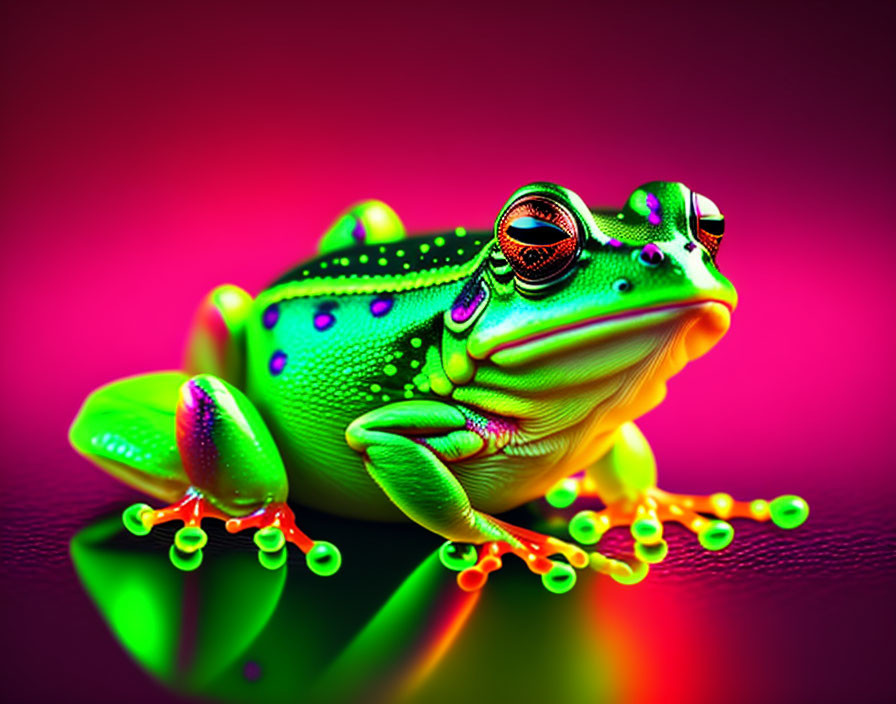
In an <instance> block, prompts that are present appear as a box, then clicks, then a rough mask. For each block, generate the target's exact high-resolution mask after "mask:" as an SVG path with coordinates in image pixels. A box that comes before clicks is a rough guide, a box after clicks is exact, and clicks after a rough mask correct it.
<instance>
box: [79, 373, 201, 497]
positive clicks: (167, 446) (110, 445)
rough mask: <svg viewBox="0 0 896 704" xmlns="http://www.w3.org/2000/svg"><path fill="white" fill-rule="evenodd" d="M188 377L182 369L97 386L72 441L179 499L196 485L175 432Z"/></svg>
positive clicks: (153, 491)
mask: <svg viewBox="0 0 896 704" xmlns="http://www.w3.org/2000/svg"><path fill="white" fill-rule="evenodd" d="M186 380H187V375H186V374H184V373H182V372H159V373H155V374H144V375H142V376H135V377H129V378H127V379H120V380H118V381H114V382H112V383H111V384H107V385H106V386H103V387H101V388H99V389H97V390H96V391H94V392H93V393H92V394H90V396H88V397H87V400H86V401H84V405H83V406H81V410H80V411H79V412H78V415H77V417H76V418H75V421H74V423H72V427H71V429H70V430H69V439H70V441H71V443H72V445H73V446H74V448H75V449H76V450H77V451H78V452H80V453H81V454H82V455H84V456H85V457H87V458H88V459H89V460H90V461H92V462H93V463H95V464H96V465H98V466H99V467H101V468H102V469H104V470H105V471H107V472H108V473H109V474H111V475H113V476H114V477H116V478H118V479H120V480H121V481H123V482H125V483H126V484H129V485H131V486H133V487H135V488H137V489H140V490H141V491H144V492H146V493H147V494H150V495H152V496H155V497H157V498H159V499H162V500H165V501H174V500H175V499H177V498H178V497H180V496H181V495H182V494H183V493H184V491H185V490H186V488H187V486H189V483H190V482H189V479H188V478H187V475H186V473H185V472H184V469H183V466H182V464H181V460H180V454H179V453H178V450H177V443H176V441H175V432H174V427H175V417H174V416H175V408H176V407H177V400H178V391H179V389H180V387H181V385H182V384H183V383H184V382H185V381H186Z"/></svg>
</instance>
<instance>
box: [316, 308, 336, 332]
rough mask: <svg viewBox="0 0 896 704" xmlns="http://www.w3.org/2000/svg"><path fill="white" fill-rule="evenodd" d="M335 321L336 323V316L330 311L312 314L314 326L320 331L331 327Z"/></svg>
mask: <svg viewBox="0 0 896 704" xmlns="http://www.w3.org/2000/svg"><path fill="white" fill-rule="evenodd" d="M335 323H336V318H335V317H334V316H333V314H332V313H329V312H327V311H321V312H319V313H315V314H314V327H315V328H316V329H317V330H320V331H321V332H323V331H324V330H328V329H329V328H331V327H333V325H334V324H335Z"/></svg>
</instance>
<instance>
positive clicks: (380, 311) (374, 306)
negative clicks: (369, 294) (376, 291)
mask: <svg viewBox="0 0 896 704" xmlns="http://www.w3.org/2000/svg"><path fill="white" fill-rule="evenodd" d="M392 303H393V301H392V299H391V298H374V299H373V301H371V302H370V313H371V314H372V315H373V317H374V318H382V317H383V316H384V315H386V313H388V312H389V311H390V310H392Z"/></svg>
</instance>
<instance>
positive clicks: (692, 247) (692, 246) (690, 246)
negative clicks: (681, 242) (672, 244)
mask: <svg viewBox="0 0 896 704" xmlns="http://www.w3.org/2000/svg"><path fill="white" fill-rule="evenodd" d="M684 248H685V249H686V250H688V251H689V252H693V251H694V250H695V249H697V245H695V244H694V243H693V242H688V243H687V244H686V245H685V246H684Z"/></svg>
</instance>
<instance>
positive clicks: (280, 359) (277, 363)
mask: <svg viewBox="0 0 896 704" xmlns="http://www.w3.org/2000/svg"><path fill="white" fill-rule="evenodd" d="M285 366H286V352H284V351H283V350H277V351H276V352H274V354H272V355H271V361H270V362H268V369H270V370H271V374H273V375H274V376H276V375H277V374H279V373H280V372H282V371H283V367H285Z"/></svg>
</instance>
